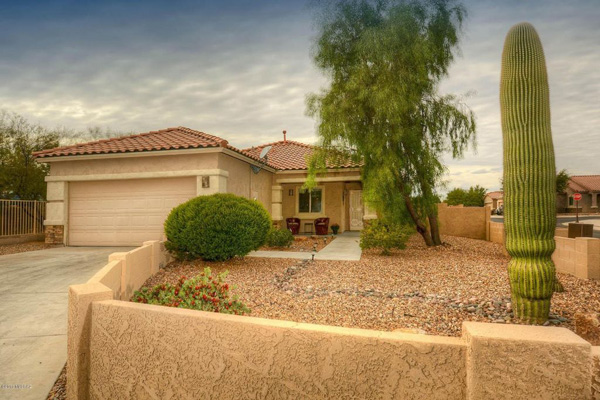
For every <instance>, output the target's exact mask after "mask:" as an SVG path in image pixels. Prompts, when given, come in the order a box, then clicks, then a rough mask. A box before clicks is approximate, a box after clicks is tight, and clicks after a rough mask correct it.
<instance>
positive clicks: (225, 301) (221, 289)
mask: <svg viewBox="0 0 600 400" xmlns="http://www.w3.org/2000/svg"><path fill="white" fill-rule="evenodd" d="M226 277H227V272H222V273H220V274H218V275H213V274H212V273H211V270H210V268H205V269H204V272H202V273H201V274H200V275H197V276H195V277H193V278H190V279H186V277H185V276H182V277H181V278H180V279H179V282H177V284H176V285H171V284H170V283H165V284H162V285H156V286H154V287H153V288H148V287H144V288H142V289H141V290H139V291H136V292H135V293H134V294H133V298H132V301H134V302H137V303H146V304H157V305H162V306H167V307H178V308H190V309H192V310H200V311H211V312H220V313H224V314H237V315H243V314H246V313H249V312H250V309H249V308H248V307H246V306H245V305H244V303H242V302H240V301H239V300H238V297H237V296H231V295H230V293H229V289H230V287H229V285H228V284H227V283H225V278H226Z"/></svg>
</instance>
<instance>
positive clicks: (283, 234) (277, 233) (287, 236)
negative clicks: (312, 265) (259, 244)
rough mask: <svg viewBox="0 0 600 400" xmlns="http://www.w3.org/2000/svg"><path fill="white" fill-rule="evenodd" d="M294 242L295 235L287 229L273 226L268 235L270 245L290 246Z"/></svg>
mask: <svg viewBox="0 0 600 400" xmlns="http://www.w3.org/2000/svg"><path fill="white" fill-rule="evenodd" d="M293 242H294V235H292V232H290V231H289V230H287V229H275V228H271V230H270V231H269V234H268V235H267V245H269V246H270V247H290V245H291V244H292V243H293Z"/></svg>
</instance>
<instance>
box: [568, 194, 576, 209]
mask: <svg viewBox="0 0 600 400" xmlns="http://www.w3.org/2000/svg"><path fill="white" fill-rule="evenodd" d="M574 205H575V203H574V200H573V196H569V207H573V206H574Z"/></svg>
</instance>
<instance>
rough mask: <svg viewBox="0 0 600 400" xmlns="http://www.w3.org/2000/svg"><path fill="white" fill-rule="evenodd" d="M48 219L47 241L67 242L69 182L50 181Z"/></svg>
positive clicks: (45, 223)
mask: <svg viewBox="0 0 600 400" xmlns="http://www.w3.org/2000/svg"><path fill="white" fill-rule="evenodd" d="M46 190H47V191H46V199H47V200H48V202H47V203H46V219H45V220H44V230H45V236H46V243H50V244H66V230H67V215H68V213H69V211H68V205H69V204H68V199H69V196H68V183H67V182H65V181H58V182H48V186H47V189H46Z"/></svg>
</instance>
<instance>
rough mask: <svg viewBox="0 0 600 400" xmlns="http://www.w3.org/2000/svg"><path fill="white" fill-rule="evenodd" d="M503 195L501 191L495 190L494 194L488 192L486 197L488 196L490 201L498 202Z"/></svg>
mask: <svg viewBox="0 0 600 400" xmlns="http://www.w3.org/2000/svg"><path fill="white" fill-rule="evenodd" d="M503 195H504V193H503V192H502V191H500V190H497V191H495V192H489V193H488V194H487V195H486V196H490V198H491V199H492V200H498V199H501V198H502V196H503Z"/></svg>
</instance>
